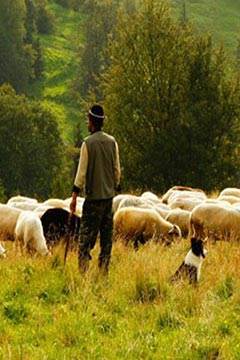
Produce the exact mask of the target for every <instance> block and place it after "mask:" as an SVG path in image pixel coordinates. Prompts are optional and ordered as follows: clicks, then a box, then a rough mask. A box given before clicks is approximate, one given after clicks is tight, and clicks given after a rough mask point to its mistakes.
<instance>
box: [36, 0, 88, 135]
mask: <svg viewBox="0 0 240 360" xmlns="http://www.w3.org/2000/svg"><path fill="white" fill-rule="evenodd" d="M49 9H50V10H51V12H52V13H53V14H54V17H55V23H54V33H53V34H51V35H44V36H41V45H42V48H43V57H44V74H43V78H42V79H41V80H40V81H37V82H36V83H35V84H34V85H33V87H32V88H31V90H30V93H31V95H33V96H34V97H37V98H39V99H41V100H43V101H44V103H45V104H46V106H47V107H50V108H51V109H52V111H53V112H54V113H55V114H56V115H57V118H58V122H59V126H60V130H61V132H62V134H63V137H64V138H65V140H70V139H71V138H72V131H73V128H74V127H75V125H76V123H77V121H78V113H79V109H78V106H77V104H76V102H74V101H73V99H72V94H71V82H72V80H74V79H75V76H76V73H77V61H78V59H77V55H76V52H77V46H78V44H79V43H80V42H81V40H82V39H81V34H80V31H79V29H80V24H81V21H82V18H81V14H79V13H77V12H74V11H72V10H68V9H65V8H63V7H61V6H59V5H57V4H55V3H54V2H49Z"/></svg>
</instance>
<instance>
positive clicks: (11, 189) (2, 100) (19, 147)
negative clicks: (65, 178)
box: [0, 85, 64, 198]
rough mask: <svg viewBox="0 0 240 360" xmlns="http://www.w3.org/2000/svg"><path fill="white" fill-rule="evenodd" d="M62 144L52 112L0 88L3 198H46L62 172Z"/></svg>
mask: <svg viewBox="0 0 240 360" xmlns="http://www.w3.org/2000/svg"><path fill="white" fill-rule="evenodd" d="M63 150H64V147H63V143H62V140H61V138H60V133H59V130H58V126H57V122H56V121H55V119H54V117H53V115H52V113H51V112H50V111H49V110H47V109H45V108H44V107H43V106H42V105H41V104H40V103H38V102H34V101H33V102H30V101H29V100H28V99H27V98H26V97H25V96H19V95H16V93H15V91H14V90H13V88H11V87H10V86H9V85H3V86H2V87H1V88H0V153H1V158H0V179H1V180H2V184H3V187H4V189H5V193H6V195H7V196H8V197H9V196H11V195H13V194H16V193H19V192H20V193H23V194H28V195H29V196H38V197H40V198H46V197H48V196H49V195H50V194H51V193H52V192H54V189H53V183H54V181H55V179H56V178H57V177H58V176H59V174H60V173H61V171H60V169H61V165H62V154H63Z"/></svg>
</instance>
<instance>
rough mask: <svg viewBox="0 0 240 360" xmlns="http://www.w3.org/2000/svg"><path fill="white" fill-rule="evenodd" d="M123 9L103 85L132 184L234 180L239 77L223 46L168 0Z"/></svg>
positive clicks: (206, 185)
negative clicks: (180, 17) (177, 15)
mask: <svg viewBox="0 0 240 360" xmlns="http://www.w3.org/2000/svg"><path fill="white" fill-rule="evenodd" d="M141 4H142V5H141V6H140V7H139V8H138V9H137V11H136V12H135V13H133V14H131V16H129V15H128V14H126V13H124V12H123V13H122V15H121V16H119V22H118V26H117V28H116V34H115V39H114V41H112V42H110V45H109V52H108V56H109V58H111V65H110V66H109V68H108V70H107V71H106V73H105V75H104V77H103V78H104V82H103V84H102V91H103V94H104V96H105V106H106V109H107V112H108V114H109V121H108V123H107V128H108V129H109V131H111V132H112V133H113V134H114V135H115V136H116V137H117V139H118V140H119V143H120V152H121V155H122V164H123V168H124V177H125V181H126V183H127V186H128V187H135V188H136V187H138V188H144V187H145V188H148V189H149V188H151V189H153V190H155V191H160V190H163V189H166V188H168V187H169V186H170V185H171V184H176V183H185V184H186V183H188V184H190V185H193V186H195V187H204V188H206V189H213V188H215V187H217V186H220V187H223V186H227V185H229V184H231V183H232V182H233V181H235V180H236V179H237V173H238V168H239V165H240V164H239V156H238V152H239V149H238V143H239V130H240V129H239V126H238V118H239V95H240V92H239V84H238V81H234V80H230V79H229V77H228V76H227V74H226V69H227V66H226V63H225V57H224V52H223V51H222V49H220V50H215V49H214V48H213V46H212V43H211V38H210V37H208V36H204V35H203V36H200V35H196V34H195V33H194V31H193V30H192V29H191V27H188V26H186V25H185V26H182V25H181V24H178V23H176V22H175V21H174V20H173V18H172V17H171V16H170V12H169V9H168V8H167V6H166V5H165V3H164V2H159V1H155V0H148V1H142V2H141Z"/></svg>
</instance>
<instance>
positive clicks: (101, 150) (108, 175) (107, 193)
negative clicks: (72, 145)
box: [74, 131, 121, 200]
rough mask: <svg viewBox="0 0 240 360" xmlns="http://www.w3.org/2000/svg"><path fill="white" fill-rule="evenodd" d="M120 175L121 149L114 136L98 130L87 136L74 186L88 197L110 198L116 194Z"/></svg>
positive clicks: (95, 198)
mask: <svg viewBox="0 0 240 360" xmlns="http://www.w3.org/2000/svg"><path fill="white" fill-rule="evenodd" d="M120 176H121V170H120V161H119V150H118V144H117V142H116V140H115V139H114V137H113V136H110V135H108V134H107V133H105V132H103V131H96V132H95V133H93V134H91V135H90V136H88V137H87V138H85V139H84V142H83V144H82V146H81V150H80V160H79V164H78V170H77V174H76V177H75V181H74V186H75V187H76V188H78V189H79V191H80V192H82V193H84V195H85V197H86V199H89V200H90V199H92V200H100V199H110V198H112V197H113V196H114V195H115V190H116V188H117V187H118V185H119V183H120Z"/></svg>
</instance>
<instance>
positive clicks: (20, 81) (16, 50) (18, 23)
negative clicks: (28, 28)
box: [0, 0, 33, 91]
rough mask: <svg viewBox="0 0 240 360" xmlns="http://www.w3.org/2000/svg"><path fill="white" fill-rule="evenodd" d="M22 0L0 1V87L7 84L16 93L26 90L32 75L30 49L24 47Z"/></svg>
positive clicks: (31, 53)
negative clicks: (9, 84)
mask: <svg viewBox="0 0 240 360" xmlns="http://www.w3.org/2000/svg"><path fill="white" fill-rule="evenodd" d="M25 16H26V7H25V2H24V0H9V1H5V0H0V49H1V51H0V64H1V67H0V85H1V84H3V83H4V82H9V83H11V84H12V86H13V87H14V88H15V89H16V90H17V91H24V90H25V89H26V86H27V83H28V81H29V78H30V77H31V73H32V60H33V52H32V49H31V48H29V47H27V46H25V44H24V37H25V28H24V20H25Z"/></svg>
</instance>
